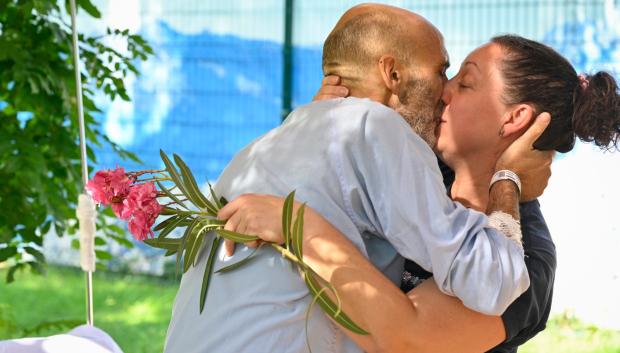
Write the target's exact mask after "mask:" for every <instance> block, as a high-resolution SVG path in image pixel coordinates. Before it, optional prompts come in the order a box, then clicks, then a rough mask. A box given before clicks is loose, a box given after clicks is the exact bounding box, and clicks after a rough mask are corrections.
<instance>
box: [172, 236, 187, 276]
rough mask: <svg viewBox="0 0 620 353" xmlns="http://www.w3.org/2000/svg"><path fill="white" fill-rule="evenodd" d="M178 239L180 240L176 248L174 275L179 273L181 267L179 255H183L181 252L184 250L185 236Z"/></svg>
mask: <svg viewBox="0 0 620 353" xmlns="http://www.w3.org/2000/svg"><path fill="white" fill-rule="evenodd" d="M179 239H181V242H180V243H179V247H178V248H177V260H176V268H175V272H174V275H175V277H176V276H178V275H179V269H180V268H181V256H183V252H184V251H185V242H186V239H187V238H186V237H185V236H183V237H181V238H179Z"/></svg>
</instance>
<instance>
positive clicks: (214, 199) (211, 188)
mask: <svg viewBox="0 0 620 353" xmlns="http://www.w3.org/2000/svg"><path fill="white" fill-rule="evenodd" d="M207 184H208V185H209V192H210V193H211V198H212V199H213V202H215V205H216V206H217V209H218V210H221V209H222V202H220V199H218V198H217V195H215V191H213V186H211V183H209V182H207Z"/></svg>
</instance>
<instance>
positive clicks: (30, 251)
mask: <svg viewBox="0 0 620 353" xmlns="http://www.w3.org/2000/svg"><path fill="white" fill-rule="evenodd" d="M24 250H25V251H26V252H27V253H28V254H30V255H32V256H33V257H34V258H35V259H36V260H37V261H38V262H40V263H44V262H45V256H43V253H42V252H40V251H39V250H37V249H35V248H32V247H30V246H27V247H25V248H24Z"/></svg>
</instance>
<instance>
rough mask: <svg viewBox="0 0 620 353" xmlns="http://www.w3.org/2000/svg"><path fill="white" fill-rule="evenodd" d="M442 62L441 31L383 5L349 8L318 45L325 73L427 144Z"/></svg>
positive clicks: (436, 105) (431, 133) (438, 96)
mask: <svg viewBox="0 0 620 353" xmlns="http://www.w3.org/2000/svg"><path fill="white" fill-rule="evenodd" d="M447 66H448V57H447V53H446V50H445V48H444V46H443V38H442V36H441V33H439V31H438V30H437V29H436V28H435V27H434V26H433V25H432V24H431V23H430V22H428V21H427V20H426V19H424V18H423V17H421V16H419V15H417V14H415V13H413V12H410V11H407V10H404V9H400V8H397V7H392V6H387V5H378V4H364V5H359V6H356V7H353V8H351V9H350V10H349V11H347V12H346V13H345V14H344V15H343V16H342V17H341V19H340V21H339V22H338V23H337V24H336V27H335V28H334V29H333V30H332V32H331V33H330V34H329V36H328V37H327V39H326V40H325V44H324V47H323V73H324V74H325V75H332V74H334V75H338V76H340V77H342V82H343V85H345V86H347V87H348V88H349V89H350V91H351V95H352V96H356V97H367V98H370V99H373V100H375V101H378V102H380V103H383V104H385V105H388V106H390V107H392V108H393V109H395V110H396V111H397V112H399V113H400V114H401V115H402V116H403V117H404V118H405V120H406V121H407V122H408V123H409V124H410V125H411V127H412V128H413V129H414V130H415V131H416V132H417V133H418V134H419V135H420V136H421V137H422V138H424V139H425V140H426V141H427V142H428V143H429V144H430V145H431V146H432V145H434V144H435V128H436V126H437V122H438V121H439V118H440V115H441V110H442V108H443V106H442V102H441V92H442V89H443V85H444V83H445V81H446V77H445V70H446V68H447Z"/></svg>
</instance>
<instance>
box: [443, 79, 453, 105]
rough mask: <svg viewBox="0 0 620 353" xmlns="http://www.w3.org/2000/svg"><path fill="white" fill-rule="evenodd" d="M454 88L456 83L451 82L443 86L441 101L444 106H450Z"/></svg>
mask: <svg viewBox="0 0 620 353" xmlns="http://www.w3.org/2000/svg"><path fill="white" fill-rule="evenodd" d="M453 86H454V82H453V81H452V80H449V81H448V82H446V84H445V85H444V86H443V92H442V93H441V100H442V101H443V103H444V104H450V99H452V89H453Z"/></svg>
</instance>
